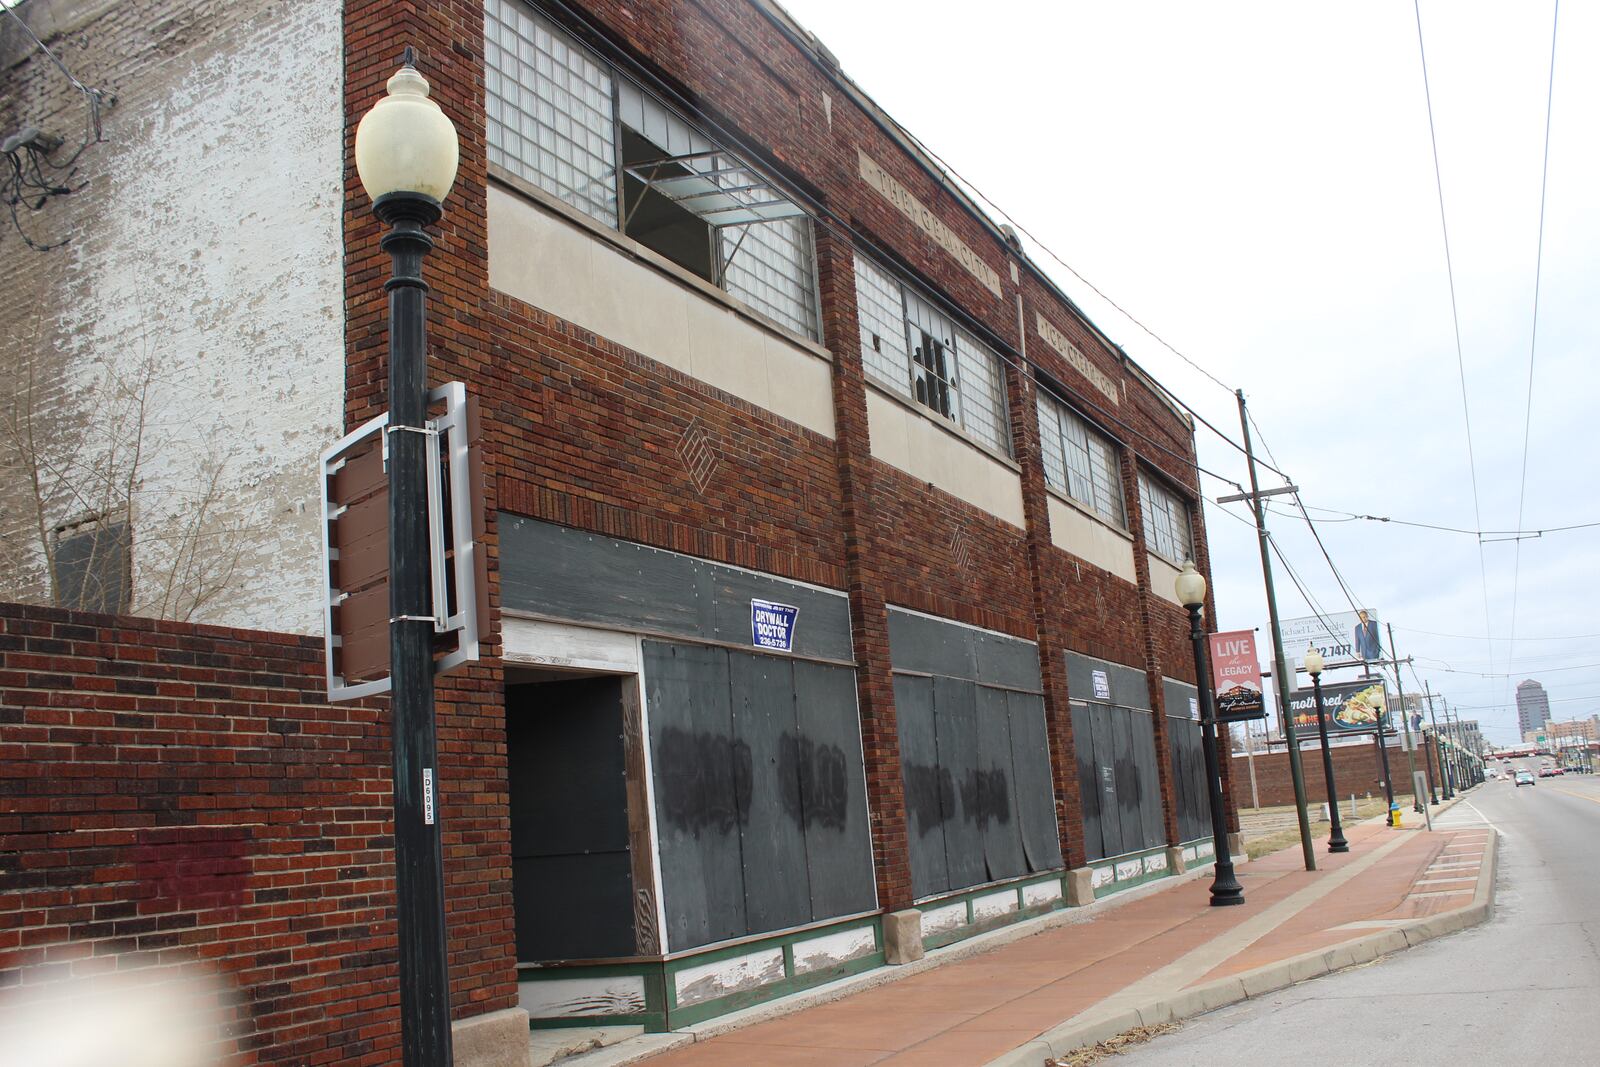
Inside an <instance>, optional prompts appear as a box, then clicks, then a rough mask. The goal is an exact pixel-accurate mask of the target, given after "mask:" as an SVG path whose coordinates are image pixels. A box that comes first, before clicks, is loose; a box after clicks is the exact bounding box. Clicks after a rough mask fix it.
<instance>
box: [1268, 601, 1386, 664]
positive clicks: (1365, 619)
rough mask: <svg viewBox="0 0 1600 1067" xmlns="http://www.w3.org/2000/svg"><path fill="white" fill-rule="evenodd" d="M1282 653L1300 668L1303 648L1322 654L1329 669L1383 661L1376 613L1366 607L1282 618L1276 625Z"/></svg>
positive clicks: (1304, 654) (1304, 659)
mask: <svg viewBox="0 0 1600 1067" xmlns="http://www.w3.org/2000/svg"><path fill="white" fill-rule="evenodd" d="M1279 630H1280V632H1281V633H1282V634H1283V651H1284V654H1285V655H1287V656H1289V657H1290V659H1292V660H1293V661H1294V665H1295V667H1296V668H1299V669H1302V670H1303V669H1304V668H1305V662H1306V648H1307V647H1308V646H1309V647H1313V648H1315V649H1316V650H1317V651H1318V652H1321V653H1322V658H1323V659H1325V660H1327V661H1328V664H1329V665H1330V666H1333V665H1337V664H1343V663H1352V662H1354V663H1375V662H1377V661H1378V660H1381V659H1383V640H1382V635H1381V634H1380V633H1379V629H1378V613H1377V612H1375V611H1372V610H1371V609H1369V608H1361V609H1359V610H1357V611H1338V612H1333V613H1331V614H1328V615H1312V616H1309V617H1307V618H1303V619H1284V620H1283V622H1282V623H1280V624H1279Z"/></svg>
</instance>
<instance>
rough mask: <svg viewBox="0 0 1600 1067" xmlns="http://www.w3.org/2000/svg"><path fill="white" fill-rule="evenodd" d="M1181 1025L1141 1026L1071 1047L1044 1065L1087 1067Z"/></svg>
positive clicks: (1168, 1032) (1050, 1066)
mask: <svg viewBox="0 0 1600 1067" xmlns="http://www.w3.org/2000/svg"><path fill="white" fill-rule="evenodd" d="M1182 1025H1183V1024H1182V1023H1162V1024H1161V1025H1159V1026H1141V1027H1138V1028H1137V1029H1134V1030H1129V1031H1127V1032H1126V1033H1121V1034H1118V1035H1117V1036H1116V1037H1113V1038H1108V1039H1107V1040H1105V1041H1096V1042H1095V1043H1094V1044H1092V1045H1085V1046H1083V1047H1082V1048H1079V1049H1073V1050H1072V1051H1071V1052H1069V1053H1067V1054H1066V1055H1065V1056H1061V1057H1059V1058H1057V1059H1053V1060H1046V1061H1045V1067H1089V1065H1090V1064H1091V1063H1099V1062H1100V1061H1101V1060H1103V1059H1107V1058H1109V1057H1111V1056H1116V1055H1119V1054H1121V1053H1123V1052H1126V1051H1128V1050H1129V1049H1130V1048H1133V1047H1134V1046H1135V1045H1142V1044H1144V1043H1145V1042H1146V1041H1149V1040H1150V1039H1151V1038H1156V1037H1160V1036H1161V1035H1162V1034H1170V1033H1172V1032H1173V1031H1174V1030H1176V1029H1178V1027H1180V1026H1182Z"/></svg>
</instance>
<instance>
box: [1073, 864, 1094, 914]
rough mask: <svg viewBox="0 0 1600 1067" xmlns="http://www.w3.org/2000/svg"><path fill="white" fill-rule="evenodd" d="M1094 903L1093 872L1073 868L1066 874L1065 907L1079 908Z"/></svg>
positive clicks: (1086, 869)
mask: <svg viewBox="0 0 1600 1067" xmlns="http://www.w3.org/2000/svg"><path fill="white" fill-rule="evenodd" d="M1093 903H1094V871H1093V870H1091V869H1090V868H1088V867H1074V868H1073V869H1072V870H1070V871H1068V872H1067V906H1068V907H1073V908H1081V907H1083V906H1084V905H1085V904H1093Z"/></svg>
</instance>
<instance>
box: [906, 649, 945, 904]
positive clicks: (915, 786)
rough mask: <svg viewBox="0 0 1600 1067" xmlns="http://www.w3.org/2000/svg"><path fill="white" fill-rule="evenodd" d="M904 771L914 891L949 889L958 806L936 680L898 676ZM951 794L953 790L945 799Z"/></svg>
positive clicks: (916, 893)
mask: <svg viewBox="0 0 1600 1067" xmlns="http://www.w3.org/2000/svg"><path fill="white" fill-rule="evenodd" d="M894 707H895V718H896V720H897V722H898V724H899V736H900V773H901V778H902V781H903V782H904V783H905V791H906V841H907V843H908V845H907V847H908V850H909V851H910V853H911V894H912V896H914V897H919V898H920V897H926V896H931V895H933V894H935V893H943V892H945V891H946V890H948V889H949V888H950V868H949V863H948V861H947V859H946V858H945V842H944V829H945V814H944V813H945V811H946V810H947V809H953V808H954V806H955V796H954V793H955V785H954V783H953V782H952V780H951V778H950V772H949V771H947V770H945V769H944V768H942V767H940V766H939V745H938V741H937V739H936V738H937V733H936V730H935V727H934V721H933V679H931V678H918V677H913V676H912V675H908V674H897V675H895V676H894ZM946 794H949V797H948V799H946Z"/></svg>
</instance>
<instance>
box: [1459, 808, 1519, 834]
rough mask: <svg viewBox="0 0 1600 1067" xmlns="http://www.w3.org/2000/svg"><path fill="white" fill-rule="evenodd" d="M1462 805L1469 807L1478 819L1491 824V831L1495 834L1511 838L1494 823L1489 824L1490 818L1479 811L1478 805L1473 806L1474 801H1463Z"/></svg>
mask: <svg viewBox="0 0 1600 1067" xmlns="http://www.w3.org/2000/svg"><path fill="white" fill-rule="evenodd" d="M1461 803H1463V804H1465V805H1466V806H1467V807H1469V808H1471V809H1472V810H1473V811H1475V812H1477V814H1478V818H1480V819H1482V820H1483V821H1484V822H1486V823H1489V829H1491V830H1493V831H1494V832H1495V833H1497V834H1499V835H1500V836H1501V837H1510V836H1511V835H1510V834H1508V833H1506V832H1505V831H1504V830H1502V829H1500V827H1498V826H1496V825H1495V824H1494V823H1492V822H1489V816H1487V815H1485V814H1484V813H1483V812H1481V811H1478V808H1477V805H1475V804H1473V803H1472V801H1470V800H1463V801H1462V802H1461Z"/></svg>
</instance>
